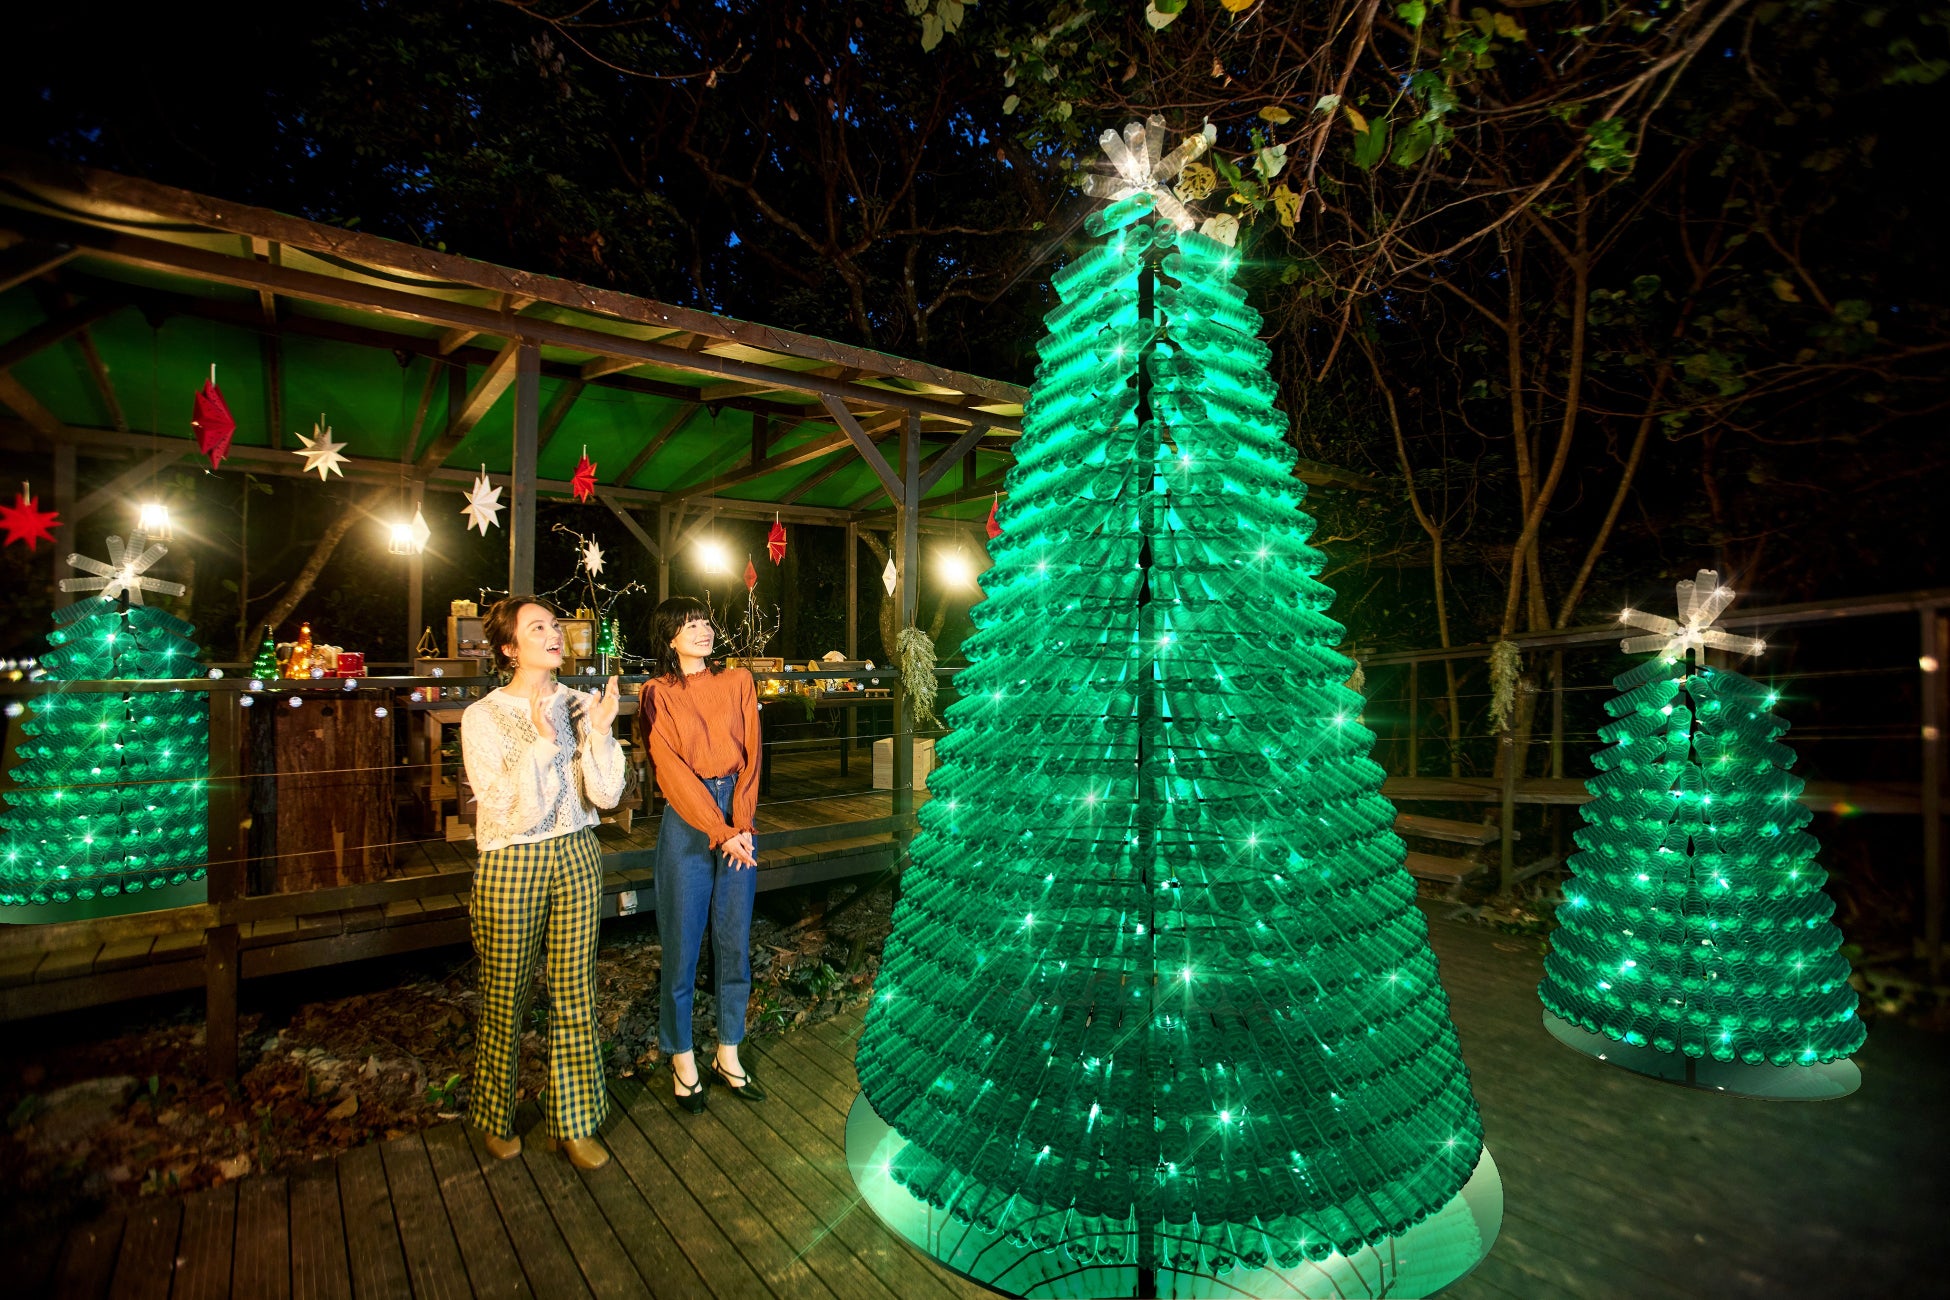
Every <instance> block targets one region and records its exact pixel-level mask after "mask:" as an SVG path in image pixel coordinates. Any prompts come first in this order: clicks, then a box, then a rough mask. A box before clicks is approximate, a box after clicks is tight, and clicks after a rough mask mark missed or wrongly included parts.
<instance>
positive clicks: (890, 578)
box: [880, 556, 901, 596]
mask: <svg viewBox="0 0 1950 1300" xmlns="http://www.w3.org/2000/svg"><path fill="white" fill-rule="evenodd" d="M900 580H901V575H900V570H899V569H896V568H895V567H894V561H893V557H891V556H889V557H888V560H887V567H886V568H884V569H882V570H881V571H880V585H881V586H883V587H885V588H887V594H888V595H889V596H891V595H893V594H894V584H895V583H897V582H899V581H900Z"/></svg>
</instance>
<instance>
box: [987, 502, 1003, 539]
mask: <svg viewBox="0 0 1950 1300" xmlns="http://www.w3.org/2000/svg"><path fill="white" fill-rule="evenodd" d="M1001 506H1002V494H1001V493H1000V492H998V493H996V494H995V500H993V501H991V502H989V517H988V522H987V523H985V524H983V525H982V527H983V528H985V529H986V530H988V535H989V540H990V541H991V542H992V541H994V540H995V539H996V538H998V537H1000V536H1002V524H1001V522H1000V521H999V520H997V519H996V517H995V512H996V511H997V510H998V509H1000V508H1001Z"/></svg>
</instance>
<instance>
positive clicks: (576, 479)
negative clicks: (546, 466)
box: [569, 447, 596, 501]
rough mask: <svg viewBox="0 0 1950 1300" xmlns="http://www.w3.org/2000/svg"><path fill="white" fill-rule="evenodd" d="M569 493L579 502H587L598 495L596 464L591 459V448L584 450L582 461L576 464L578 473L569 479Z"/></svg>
mask: <svg viewBox="0 0 1950 1300" xmlns="http://www.w3.org/2000/svg"><path fill="white" fill-rule="evenodd" d="M569 491H571V492H573V493H574V494H575V499H576V500H578V501H587V500H588V499H589V498H590V497H593V496H595V495H596V462H595V461H593V460H590V459H589V448H587V447H584V448H583V449H582V459H581V460H579V461H577V462H576V472H575V474H574V475H573V476H572V477H571V478H570V479H569Z"/></svg>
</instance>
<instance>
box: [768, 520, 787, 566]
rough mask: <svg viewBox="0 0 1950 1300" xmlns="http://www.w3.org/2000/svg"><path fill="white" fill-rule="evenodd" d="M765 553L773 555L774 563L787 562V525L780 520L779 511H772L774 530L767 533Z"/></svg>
mask: <svg viewBox="0 0 1950 1300" xmlns="http://www.w3.org/2000/svg"><path fill="white" fill-rule="evenodd" d="M765 553H766V554H767V555H769V556H771V557H772V563H774V564H784V563H785V525H784V524H782V523H780V522H779V516H778V512H777V511H773V512H772V531H771V532H769V533H767V534H765Z"/></svg>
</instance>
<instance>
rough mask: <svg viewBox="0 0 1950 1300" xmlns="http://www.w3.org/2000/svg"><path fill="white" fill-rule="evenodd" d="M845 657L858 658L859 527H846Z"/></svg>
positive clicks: (849, 524)
mask: <svg viewBox="0 0 1950 1300" xmlns="http://www.w3.org/2000/svg"><path fill="white" fill-rule="evenodd" d="M846 657H847V658H848V659H858V658H859V657H860V525H858V524H856V523H848V524H847V526H846Z"/></svg>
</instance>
